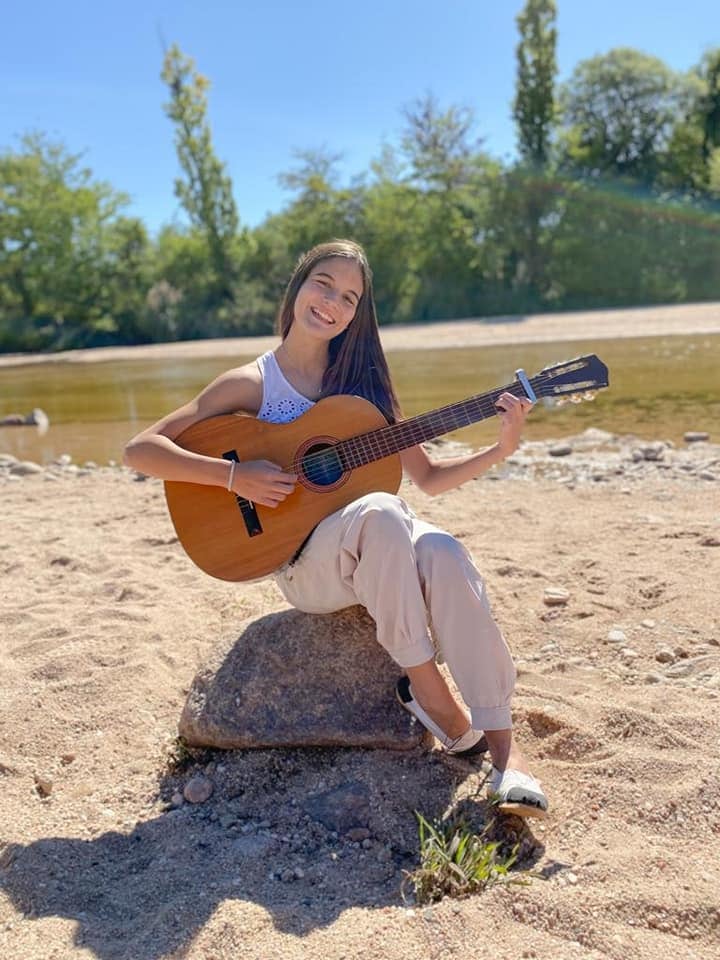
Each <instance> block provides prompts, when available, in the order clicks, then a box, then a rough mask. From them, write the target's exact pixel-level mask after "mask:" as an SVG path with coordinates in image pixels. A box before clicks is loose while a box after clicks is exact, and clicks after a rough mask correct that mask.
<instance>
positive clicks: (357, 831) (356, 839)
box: [345, 827, 370, 843]
mask: <svg viewBox="0 0 720 960" xmlns="http://www.w3.org/2000/svg"><path fill="white" fill-rule="evenodd" d="M345 836H346V837H347V838H348V840H350V841H351V842H352V843H360V842H361V841H363V840H367V839H368V837H369V836H370V831H369V830H368V829H367V827H353V828H352V829H351V830H348V832H347V833H346V834H345Z"/></svg>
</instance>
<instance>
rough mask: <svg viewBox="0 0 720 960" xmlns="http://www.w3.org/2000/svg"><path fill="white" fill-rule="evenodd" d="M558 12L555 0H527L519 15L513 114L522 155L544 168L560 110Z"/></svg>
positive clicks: (531, 164)
mask: <svg viewBox="0 0 720 960" xmlns="http://www.w3.org/2000/svg"><path fill="white" fill-rule="evenodd" d="M556 15H557V9H556V4H555V2H554V0H527V3H526V4H525V6H524V7H523V9H522V11H521V12H520V14H519V15H518V17H517V25H518V31H519V33H520V43H519V44H518V47H517V62H518V71H517V88H516V92H515V101H514V104H513V117H514V118H515V122H516V123H517V126H518V145H519V148H520V156H521V157H522V158H523V160H524V161H525V162H526V163H528V164H530V166H531V167H544V166H545V164H546V163H547V161H548V159H549V155H550V141H551V137H552V132H553V126H554V124H555V113H556V108H555V92H554V85H555V76H556V74H557V62H556V58H555V47H556V45H557V30H556V28H555V17H556Z"/></svg>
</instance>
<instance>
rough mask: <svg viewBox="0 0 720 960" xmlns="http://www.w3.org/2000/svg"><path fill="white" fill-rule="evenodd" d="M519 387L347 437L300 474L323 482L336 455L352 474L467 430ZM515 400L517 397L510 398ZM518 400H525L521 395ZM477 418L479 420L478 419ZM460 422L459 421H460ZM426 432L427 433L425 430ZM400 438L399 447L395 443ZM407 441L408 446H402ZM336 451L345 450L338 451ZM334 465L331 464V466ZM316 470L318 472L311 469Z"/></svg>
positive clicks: (310, 458) (306, 464)
mask: <svg viewBox="0 0 720 960" xmlns="http://www.w3.org/2000/svg"><path fill="white" fill-rule="evenodd" d="M537 380H538V382H537V383H535V381H534V380H533V381H531V383H532V384H533V387H534V388H536V390H537V389H540V385H539V380H540V377H538V378H537ZM520 386H521V385H520V384H517V383H515V384H510V385H508V386H506V387H499V388H496V389H495V390H493V391H491V392H490V393H488V394H481V395H478V396H475V397H469V398H468V399H466V400H461V401H459V402H456V403H452V404H448V405H447V406H445V407H440V408H439V409H438V410H433V411H431V412H430V413H425V414H420V415H419V416H417V417H412V418H410V419H409V420H406V421H401V422H400V423H397V424H389V425H388V426H386V427H378V428H377V429H376V430H372V431H369V432H368V433H365V434H358V435H356V436H354V437H346V438H344V439H343V440H340V441H338V443H337V444H334V445H333V446H331V447H329V448H328V447H326V448H325V449H323V450H319V451H318V452H317V453H313V454H310V455H309V456H307V457H305V458H303V459H302V464H303V468H304V469H303V474H304V476H305V478H306V479H308V480H309V481H310V482H311V483H314V482H315V481H317V480H320V479H322V477H323V475H324V474H325V472H326V467H325V464H327V462H328V460H330V461H332V459H333V458H335V459H336V460H337V456H336V455H337V454H338V453H339V454H340V464H339V465H340V467H341V469H342V474H344V473H346V472H348V471H349V470H354V469H356V468H357V467H359V466H363V465H364V464H367V463H369V462H372V461H376V460H382V459H383V458H384V457H386V456H390V455H392V454H394V453H397V452H398V451H399V450H401V449H406V448H407V447H412V446H415V445H416V444H417V443H421V442H422V441H423V440H429V439H432V438H433V437H435V436H439V435H441V434H443V433H448V432H449V431H450V430H452V429H459V428H461V427H465V426H469V425H470V424H472V423H476V422H477V421H478V420H481V419H483V418H486V417H489V416H494V415H496V414H497V413H498V410H497V408H496V406H495V404H496V401H497V400H498V398H499V397H500V395H501V394H502V393H506V392H509V393H513V389H512V388H513V387H514V388H515V389H516V390H517V388H518V387H520ZM513 395H514V396H518V394H517V393H514V394H513ZM520 396H525V393H524V392H523V393H522V394H520ZM478 414H480V416H478ZM461 418H462V419H461ZM428 428H429V429H428ZM396 437H402V438H403V439H402V441H400V446H398V442H397V440H396V439H395V438H396ZM405 441H407V443H406V442H405ZM338 447H341V448H344V449H341V450H340V451H338ZM332 465H333V464H332V463H331V466H332ZM294 466H295V465H294V464H292V465H291V466H288V467H283V468H282V469H283V470H284V471H286V472H288V471H290V470H292V469H293V468H294ZM314 467H317V468H318V469H313V468H314Z"/></svg>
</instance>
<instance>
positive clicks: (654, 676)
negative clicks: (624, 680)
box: [643, 673, 665, 683]
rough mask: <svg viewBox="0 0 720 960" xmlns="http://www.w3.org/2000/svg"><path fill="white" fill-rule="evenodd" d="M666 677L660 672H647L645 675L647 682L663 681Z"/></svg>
mask: <svg viewBox="0 0 720 960" xmlns="http://www.w3.org/2000/svg"><path fill="white" fill-rule="evenodd" d="M664 679H665V677H663V676H662V675H661V674H659V673H646V674H645V676H644V677H643V680H644V681H645V683H662V682H663V680H664Z"/></svg>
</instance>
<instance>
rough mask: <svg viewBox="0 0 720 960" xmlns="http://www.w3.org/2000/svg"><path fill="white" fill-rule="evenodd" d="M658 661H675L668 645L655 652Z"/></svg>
mask: <svg viewBox="0 0 720 960" xmlns="http://www.w3.org/2000/svg"><path fill="white" fill-rule="evenodd" d="M655 659H656V660H657V662H658V663H675V660H676V657H675V654H674V652H673V651H672V650H671V649H670V647H661V648H660V649H659V650H658V651H657V653H656V654H655Z"/></svg>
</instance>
